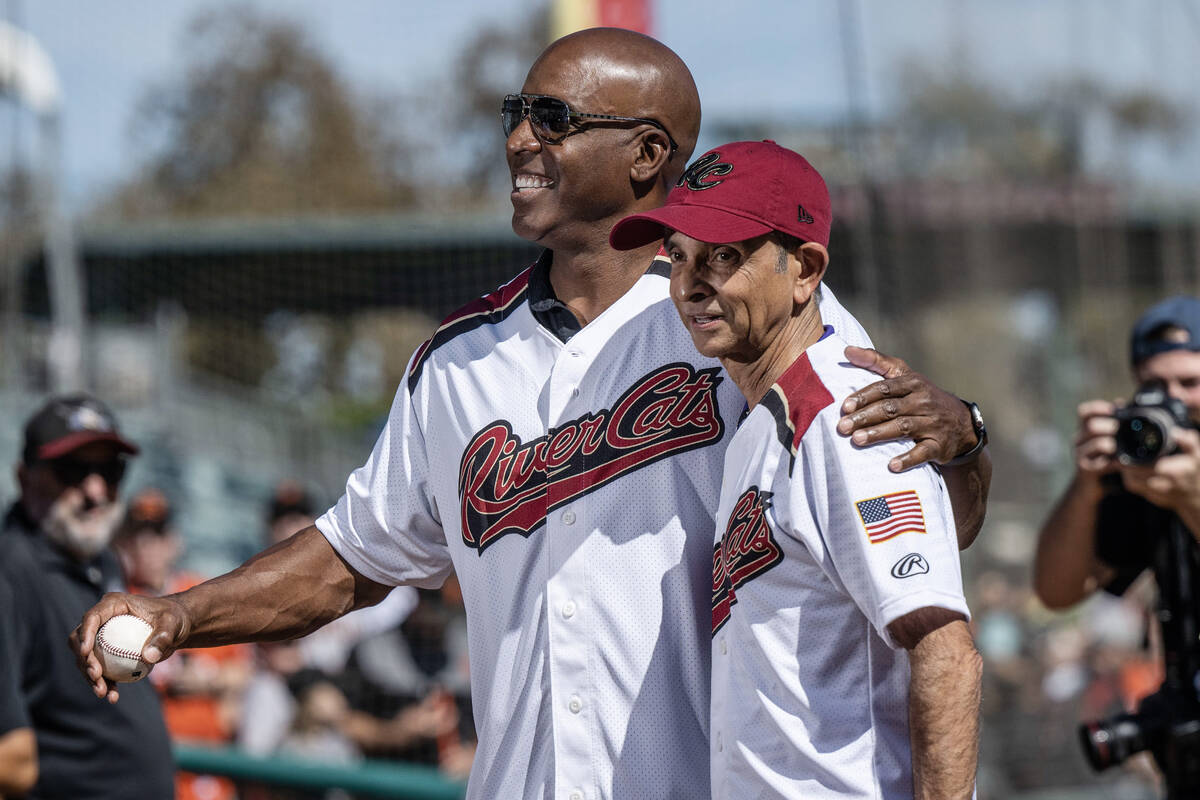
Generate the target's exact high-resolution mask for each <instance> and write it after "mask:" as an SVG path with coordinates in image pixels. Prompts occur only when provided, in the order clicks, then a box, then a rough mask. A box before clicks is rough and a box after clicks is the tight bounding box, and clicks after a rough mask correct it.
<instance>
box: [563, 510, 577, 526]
mask: <svg viewBox="0 0 1200 800" xmlns="http://www.w3.org/2000/svg"><path fill="white" fill-rule="evenodd" d="M562 521H563V524H564V525H574V524H575V512H574V511H572V510H571V509H569V508H568V509H567V510H566V511H564V512H563V513H562Z"/></svg>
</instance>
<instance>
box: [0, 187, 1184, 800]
mask: <svg viewBox="0 0 1200 800" xmlns="http://www.w3.org/2000/svg"><path fill="white" fill-rule="evenodd" d="M992 188H993V189H994V187H992ZM987 191H988V189H987V187H975V188H970V187H945V186H942V187H926V188H924V189H921V190H920V191H910V192H909V193H907V194H904V193H895V192H883V191H880V192H877V196H875V197H873V198H872V197H871V196H870V193H869V192H868V193H865V194H864V192H863V190H855V191H845V192H836V193H835V196H836V197H837V200H836V202H837V203H838V206H839V208H838V210H837V212H836V214H837V218H838V219H839V222H838V224H837V226H836V227H835V230H834V236H833V241H832V244H831V253H832V257H833V258H832V264H831V267H830V271H829V274H828V282H829V283H830V284H831V285H832V286H833V288H834V289H835V291H837V292H838V294H839V296H840V297H841V299H842V301H843V302H844V303H845V304H846V305H847V307H849V308H850V309H851V310H852V311H854V312H855V313H856V314H858V316H859V317H860V318H861V319H862V320H863V322H864V324H866V326H867V327H868V329H869V330H871V331H872V333H873V334H874V336H875V339H876V342H877V343H878V345H879V346H880V348H881V349H882V350H884V351H886V352H889V353H893V354H896V355H900V356H902V357H905V358H906V359H908V360H909V362H910V363H911V364H912V365H913V366H914V367H915V368H917V369H918V370H920V371H923V372H925V373H927V374H929V375H930V376H931V377H933V378H934V379H935V380H936V381H937V382H938V383H939V384H940V385H942V386H944V387H946V388H948V389H950V390H952V391H955V392H957V393H958V394H960V395H962V396H964V397H969V398H971V399H975V400H977V401H979V402H980V404H981V406H982V407H983V408H984V410H985V413H986V414H987V418H988V423H989V431H990V434H991V441H992V448H991V449H992V452H993V457H994V460H995V466H996V470H995V480H994V485H993V491H992V499H991V506H990V513H989V520H988V523H987V526H986V528H985V531H984V533H983V535H982V537H981V539H980V540H979V542H978V543H977V544H976V545H975V546H974V547H973V548H972V549H971V550H970V551H968V552H967V553H966V554H965V556H964V561H965V565H966V566H965V575H966V577H967V582H968V593H969V596H970V599H971V601H972V605H973V607H974V609H975V614H976V621H975V625H976V634H977V637H978V640H979V645H980V649H981V651H982V652H983V653H984V655H985V658H986V661H987V677H986V690H985V698H984V700H985V726H984V731H985V732H984V740H983V761H982V765H981V771H980V796H981V797H986V798H1011V797H1029V798H1033V797H1038V798H1047V799H1048V798H1052V797H1062V798H1066V797H1075V796H1079V797H1082V796H1088V797H1104V796H1106V797H1114V798H1117V797H1120V798H1136V797H1141V796H1151V795H1150V794H1148V792H1149V791H1150V790H1149V789H1148V788H1146V787H1148V786H1149V785H1150V783H1149V782H1148V780H1147V779H1144V778H1142V777H1139V776H1140V775H1145V774H1149V770H1146V769H1145V768H1144V767H1143V768H1141V769H1142V771H1141V772H1137V771H1131V770H1126V771H1124V772H1121V773H1120V774H1112V775H1106V776H1104V777H1103V778H1097V777H1095V776H1093V775H1092V774H1091V773H1090V772H1089V771H1088V769H1087V768H1086V766H1085V765H1084V762H1083V760H1082V756H1081V754H1080V752H1079V748H1078V746H1077V744H1076V741H1075V733H1074V727H1075V723H1076V721H1077V720H1078V719H1080V718H1081V717H1083V716H1105V715H1108V714H1111V713H1112V712H1113V711H1115V710H1119V709H1121V708H1127V707H1129V705H1130V704H1131V703H1133V702H1135V701H1136V697H1138V696H1140V694H1142V693H1144V692H1145V691H1146V689H1147V687H1149V686H1152V685H1153V682H1154V675H1155V674H1156V673H1155V664H1154V656H1147V655H1146V651H1145V648H1144V646H1143V645H1144V641H1145V639H1146V629H1147V627H1148V626H1147V624H1146V615H1145V613H1144V609H1145V604H1144V603H1145V596H1144V595H1135V597H1134V598H1131V599H1126V600H1122V601H1111V602H1109V601H1099V602H1097V603H1093V604H1091V605H1089V606H1087V607H1085V608H1084V609H1083V610H1080V611H1077V612H1076V613H1074V614H1072V615H1066V616H1059V615H1051V614H1049V613H1047V612H1045V611H1044V610H1042V609H1041V608H1040V606H1039V605H1038V604H1037V603H1036V601H1034V600H1033V599H1032V597H1031V594H1030V591H1029V588H1028V586H1029V579H1028V572H1029V562H1030V560H1031V557H1032V547H1033V539H1034V531H1035V530H1036V527H1037V525H1038V524H1039V523H1040V521H1041V519H1042V518H1043V517H1044V516H1045V514H1046V513H1047V511H1048V508H1049V505H1050V503H1051V502H1052V500H1053V498H1054V497H1055V495H1056V493H1057V492H1058V491H1059V490H1060V488H1061V487H1062V486H1063V485H1064V483H1065V481H1066V479H1067V478H1068V477H1069V472H1070V441H1071V437H1072V436H1073V427H1074V407H1075V405H1076V403H1077V402H1078V401H1079V400H1081V399H1084V398H1086V397H1091V396H1104V397H1112V396H1116V395H1119V394H1121V393H1123V392H1127V391H1128V390H1129V389H1130V388H1131V385H1130V382H1129V377H1128V374H1127V373H1128V367H1127V351H1126V348H1127V344H1126V341H1125V340H1126V332H1127V331H1128V328H1129V325H1130V323H1131V322H1132V320H1133V319H1134V318H1135V317H1136V315H1137V314H1138V313H1139V312H1140V311H1141V310H1142V309H1143V308H1144V307H1145V306H1146V305H1148V304H1149V303H1150V302H1152V301H1153V300H1155V299H1157V298H1159V297H1160V296H1163V295H1165V294H1168V293H1180V292H1192V293H1194V292H1196V290H1197V286H1198V284H1197V275H1196V264H1197V263H1198V262H1200V259H1198V258H1197V247H1198V238H1197V230H1196V227H1195V225H1194V224H1191V223H1188V222H1179V221H1163V220H1139V219H1129V218H1126V217H1125V216H1123V215H1122V214H1120V213H1119V212H1118V211H1117V210H1116V203H1115V202H1114V201H1113V200H1112V199H1111V198H1109V197H1108V196H1107V195H1105V194H1104V193H1103V192H1101V191H1100V190H1099V189H1094V192H1095V193H1097V196H1098V197H1099V199H1097V197H1091V196H1089V190H1088V188H1087V187H1082V188H1081V187H1074V188H1071V189H1070V190H1069V191H1068V190H1061V191H1051V190H1043V191H1040V192H1034V191H1030V190H1023V191H1021V192H1017V191H1015V190H1014V191H1013V192H1010V193H1009V194H1008V195H1006V196H1005V198H1006V199H1001V200H997V199H996V198H994V197H993V198H991V199H987V198H983V199H980V198H977V197H975V194H976V193H981V194H986V193H987ZM79 241H80V247H81V259H80V260H81V264H82V272H83V275H82V280H83V287H84V296H85V297H86V315H85V320H86V321H85V331H86V335H85V339H84V348H83V352H84V364H85V371H86V376H85V382H86V384H87V385H88V386H89V387H90V388H92V389H93V390H94V391H95V392H96V393H97V394H99V395H100V396H101V397H103V398H104V399H106V400H107V401H109V402H110V403H111V404H112V405H113V406H114V407H115V408H116V409H117V411H118V414H119V416H120V418H121V420H122V422H123V424H124V425H125V426H126V428H127V429H128V430H129V432H130V433H131V434H132V436H133V437H134V438H135V439H137V440H138V441H139V442H140V443H142V444H143V445H144V455H143V456H142V457H140V458H139V459H138V460H137V462H136V467H135V469H134V470H133V471H132V473H131V475H130V477H129V479H128V488H129V490H130V491H133V490H137V489H139V488H141V487H145V486H155V487H158V488H159V489H161V490H163V492H164V493H165V494H166V496H167V497H168V498H169V500H170V503H171V505H172V508H173V517H172V520H173V524H174V525H175V526H176V527H177V528H178V529H179V530H180V531H181V534H182V538H183V540H184V541H185V543H186V551H185V554H184V555H183V558H182V566H184V567H186V568H187V569H188V570H190V571H191V572H192V573H194V574H196V575H198V576H203V575H208V574H214V573H216V572H219V571H223V570H225V569H227V568H229V567H230V566H232V565H234V564H236V563H239V562H240V561H241V560H243V559H244V558H245V557H247V556H249V555H250V554H252V553H254V552H256V551H257V550H259V549H260V548H261V547H262V546H264V545H265V544H266V543H267V542H268V541H269V533H268V530H267V528H268V526H267V508H268V506H269V505H270V502H271V497H272V492H273V490H274V489H275V487H276V486H277V484H278V483H279V482H280V481H281V480H283V479H285V478H287V479H293V480H295V481H298V482H299V483H300V485H301V486H302V487H303V488H305V489H307V491H308V494H309V496H310V497H312V496H315V497H316V498H317V500H316V503H315V506H316V508H315V512H316V513H319V511H320V509H321V507H322V506H323V504H324V503H327V502H331V501H332V500H333V499H335V497H336V495H337V494H338V493H339V492H340V489H341V485H342V482H343V480H344V478H345V476H346V474H347V473H348V472H349V471H350V470H351V469H353V468H354V467H355V466H357V465H358V464H359V463H360V462H361V461H362V460H363V459H364V458H365V456H366V454H367V452H368V451H369V448H370V446H371V443H372V441H373V439H374V437H375V435H376V433H377V431H378V430H379V428H380V426H381V425H382V422H383V419H384V417H385V415H386V413H387V409H388V406H389V404H390V400H391V397H392V394H393V392H394V390H395V387H396V385H397V384H398V383H399V381H400V377H401V375H402V374H403V370H404V368H405V365H406V363H407V360H408V357H409V356H410V354H411V353H412V351H413V350H414V349H415V347H416V346H417V345H418V344H419V343H420V342H421V341H422V340H423V339H424V338H425V337H427V336H428V335H429V334H430V333H431V332H432V330H433V329H434V327H435V326H436V324H437V321H438V320H439V319H440V318H442V317H443V316H444V315H445V314H447V313H449V312H450V311H452V310H453V309H454V308H456V307H458V306H459V305H461V304H463V303H465V302H467V301H469V300H471V299H473V298H474V297H476V296H478V295H480V294H482V293H484V292H486V291H488V290H489V289H491V288H493V287H495V286H496V285H498V284H500V283H502V282H503V281H504V280H506V279H507V278H508V277H510V276H511V275H512V274H514V273H515V272H517V271H518V270H519V269H521V268H523V267H524V266H525V265H527V264H528V263H529V262H530V260H531V259H532V258H533V257H534V256H535V255H536V252H537V251H536V248H534V247H533V246H531V245H529V244H528V243H525V242H522V241H520V240H518V239H516V238H515V237H514V236H513V235H512V234H511V232H510V231H508V229H507V225H506V224H505V221H504V220H503V219H499V220H487V221H482V222H480V221H456V222H449V221H442V222H425V221H415V220H394V219H359V220H340V221H316V222H313V221H308V222H293V223H285V222H280V223H266V224H261V225H250V224H248V223H237V224H234V223H230V224H217V223H211V224H203V225H164V226H149V227H129V228H118V227H114V228H105V229H93V230H85V231H84V232H83V233H82V234H81V235H80V237H79ZM10 250H11V248H10ZM12 252H13V253H14V255H13V257H11V258H10V259H9V260H8V263H7V268H8V270H9V276H8V277H9V280H8V282H7V283H6V285H7V286H9V287H17V288H16V289H15V290H10V292H9V296H8V297H7V298H6V304H5V306H4V308H5V309H6V317H5V321H4V325H3V348H2V351H0V352H2V353H3V356H4V362H3V364H4V369H3V371H2V375H3V384H2V385H0V408H3V409H4V411H6V412H7V418H8V419H9V420H10V421H11V422H10V425H8V426H6V427H5V428H4V429H2V430H0V446H2V447H3V452H6V453H8V454H10V455H9V457H10V458H11V459H13V460H15V458H16V454H17V452H18V448H19V443H18V438H19V427H20V425H19V421H20V420H22V419H24V418H25V416H26V415H27V414H28V413H29V411H30V410H32V408H33V407H34V406H35V405H36V404H37V402H38V401H39V400H40V399H41V398H42V397H43V396H44V395H45V393H46V392H47V391H48V390H49V389H50V388H51V386H50V383H49V382H50V380H51V375H50V373H49V372H48V370H47V369H46V367H45V365H46V363H47V362H48V359H49V358H50V357H51V355H52V354H51V352H50V350H51V348H52V347H53V344H52V336H51V335H50V324H51V323H50V319H51V313H50V312H51V309H50V295H49V293H48V291H47V289H46V285H47V279H46V273H45V269H44V267H43V261H42V258H41V256H40V253H39V251H38V250H37V249H36V248H26V249H20V248H18V249H16V250H13V251H12ZM6 488H8V487H6ZM451 595H452V596H450V597H448V598H447V597H445V596H443V594H442V593H432V594H431V593H426V594H423V595H422V596H421V597H420V598H419V599H417V600H413V599H411V598H410V601H411V603H412V604H413V606H415V607H416V608H417V612H414V614H413V615H410V616H409V621H408V622H407V623H405V624H406V626H407V627H406V628H403V629H396V630H374V631H373V635H375V639H376V641H374V643H373V644H372V645H371V646H370V647H368V648H366V649H365V650H363V651H360V652H357V653H355V654H354V655H353V659H354V660H353V661H349V662H348V661H346V660H345V659H343V661H342V662H341V663H340V664H338V665H337V666H338V667H339V668H338V669H335V670H334V672H336V673H337V674H336V680H334V681H333V683H334V685H335V686H336V687H337V688H338V689H339V690H340V692H341V696H342V700H340V701H333V702H334V705H335V706H336V705H337V703H339V702H341V703H349V704H350V707H351V710H354V709H355V708H368V709H370V710H372V711H373V713H376V716H377V717H379V718H386V719H389V720H394V719H396V718H398V716H399V715H401V714H402V712H403V711H404V710H405V709H406V708H410V707H413V706H417V705H420V704H421V703H422V702H423V700H424V699H425V698H427V692H428V690H429V687H430V686H432V685H434V684H435V683H436V682H437V681H435V680H434V679H432V678H431V676H433V675H439V674H442V673H443V672H444V671H446V670H447V669H448V667H452V666H453V665H449V664H448V659H450V658H451V656H450V655H448V654H449V653H453V652H457V651H456V650H455V649H454V648H453V647H448V646H447V644H446V643H447V642H448V641H450V640H452V639H453V638H454V637H455V636H459V635H461V630H458V629H457V628H456V625H458V624H459V623H458V622H456V620H460V618H461V617H460V615H461V610H460V609H459V608H458V607H457V606H456V602H457V601H456V599H455V597H454V596H453V592H451ZM1139 603H1141V604H1140V605H1139ZM423 637H425V638H423ZM455 646H456V647H457V646H458V645H455ZM405 650H406V651H407V654H406V655H405V656H404V658H405V659H406V662H405V663H408V664H410V665H411V667H412V676H415V677H414V680H413V681H412V682H411V683H410V684H408V686H407V687H401V688H397V687H395V686H393V687H387V686H380V685H376V684H375V683H373V680H374V679H373V677H372V675H373V673H371V666H370V665H371V664H372V659H376V660H378V659H381V658H389V657H394V655H395V653H396V652H401V651H405ZM271 657H274V656H273V655H272V654H263V653H253V654H248V655H247V659H248V661H249V662H252V663H254V664H257V665H258V668H259V669H261V666H262V664H263V663H265V661H266V660H267V659H268V658H271ZM302 660H303V659H302ZM335 664H336V662H335ZM451 671H452V670H451ZM288 674H289V675H291V676H292V677H291V681H292V682H293V683H295V684H296V685H294V686H291V687H290V690H289V691H291V692H293V695H295V692H297V691H301V690H306V689H311V688H312V685H313V684H315V683H316V682H317V681H315V680H314V676H313V675H312V674H311V673H307V672H299V671H297V672H293V673H288ZM446 674H449V673H446ZM297 675H298V676H299V677H297ZM364 676H365V677H364ZM460 677H462V676H460ZM287 683H288V681H284V682H283V685H285V686H286V685H287ZM414 687H415V688H414ZM459 691H460V693H459V695H458V697H457V701H456V702H457V706H458V710H459V711H460V712H461V714H462V717H463V718H466V719H468V720H469V698H467V697H465V684H459ZM423 693H424V694H423ZM295 696H298V695H295ZM325 700H326V701H328V698H325ZM314 704H316V705H317V706H318V708H317V709H315V710H312V709H310V710H308V711H305V712H304V713H308V714H315V715H316V718H317V722H314V723H313V724H314V725H317V727H318V728H319V721H320V719H321V713H322V710H321V708H320V702H319V701H314ZM425 711H426V712H429V713H434V712H433V711H430V709H429V708H428V707H426V708H425ZM326 712H328V710H327V709H326ZM296 713H299V712H296ZM462 728H463V730H462V734H461V736H460V735H459V734H458V733H457V732H456V733H455V734H454V736H453V737H452V739H453V740H454V741H457V742H460V743H461V742H464V741H469V736H470V733H469V725H463V726H462ZM455 730H456V731H457V730H458V729H457V728H455ZM392 733H395V731H394V730H393V731H392ZM380 735H381V736H382V735H383V734H380ZM394 744H395V742H392V745H394ZM392 745H381V747H380V749H379V752H381V753H384V754H391V755H396V754H401V755H403V756H404V757H406V758H414V759H416V760H425V761H427V762H429V763H438V760H439V758H440V757H443V756H444V755H445V754H444V752H443V753H442V754H441V756H439V751H438V746H437V742H436V738H435V740H430V741H429V742H427V743H426V745H424V746H414V747H412V748H410V747H407V746H404V747H401V746H392ZM443 745H444V746H448V745H446V743H445V742H443ZM468 760H469V759H468ZM1080 787H1082V788H1080ZM1105 792H1107V794H1105ZM1139 793H1140V794H1139Z"/></svg>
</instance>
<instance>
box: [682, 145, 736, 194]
mask: <svg viewBox="0 0 1200 800" xmlns="http://www.w3.org/2000/svg"><path fill="white" fill-rule="evenodd" d="M720 160H721V154H720V153H718V152H717V151H715V150H714V151H713V152H711V153H709V154H708V155H705V156H702V157H700V158H698V159H696V160H695V161H693V162H692V165H691V166H690V167H688V168H687V169H686V170H684V173H683V174H682V175H680V176H679V180H678V181H676V182H675V185H676V186H683V185H685V184H686V185H687V187H688V188H689V189H692V190H693V191H697V192H702V191H704V190H705V189H711V188H713V187H714V186H720V185H721V184H722V183H724V181H722V180H705V179H706V178H710V177H712V176H714V175H728V174H729V173H731V172H733V164H728V163H718V162H719V161H720Z"/></svg>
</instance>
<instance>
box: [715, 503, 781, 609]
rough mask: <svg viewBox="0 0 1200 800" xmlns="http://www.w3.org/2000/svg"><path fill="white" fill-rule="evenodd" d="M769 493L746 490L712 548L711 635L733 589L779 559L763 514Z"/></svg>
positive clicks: (731, 601) (733, 597)
mask: <svg viewBox="0 0 1200 800" xmlns="http://www.w3.org/2000/svg"><path fill="white" fill-rule="evenodd" d="M771 496H772V493H771V492H763V491H760V490H759V488H758V487H757V486H751V487H750V488H749V489H747V490H746V491H745V492H744V493H743V494H742V496H741V497H739V498H738V501H737V502H736V503H735V504H734V506H733V511H732V512H731V513H730V515H729V523H728V524H727V525H726V526H725V534H724V535H723V536H722V537H721V542H720V544H718V545H717V546H716V548H714V549H713V599H712V632H713V633H716V632H717V631H718V630H719V629H720V628H721V626H722V625H724V624H725V622H726V620H728V619H729V610H730V608H731V607H732V606H733V604H734V603H736V602H737V592H736V590H737V588H738V587H739V586H741V585H742V584H744V583H745V582H746V581H748V580H750V579H751V578H753V577H754V576H756V575H761V574H762V573H764V572H766V571H767V570H769V569H770V568H771V567H773V566H775V565H776V564H778V563H779V562H780V561H782V560H783V551H782V550H781V549H779V545H778V544H777V543H776V542H775V536H774V535H773V534H772V533H771V526H770V525H768V524H767V515H766V511H767V509H768V508H770V507H771Z"/></svg>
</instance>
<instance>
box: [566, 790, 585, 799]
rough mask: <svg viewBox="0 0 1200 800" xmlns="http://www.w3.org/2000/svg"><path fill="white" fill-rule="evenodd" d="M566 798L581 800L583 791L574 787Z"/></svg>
mask: <svg viewBox="0 0 1200 800" xmlns="http://www.w3.org/2000/svg"><path fill="white" fill-rule="evenodd" d="M567 800H583V792H581V791H579V790H578V789H576V790H575V791H573V792H571V794H570V795H568V796H567Z"/></svg>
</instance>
